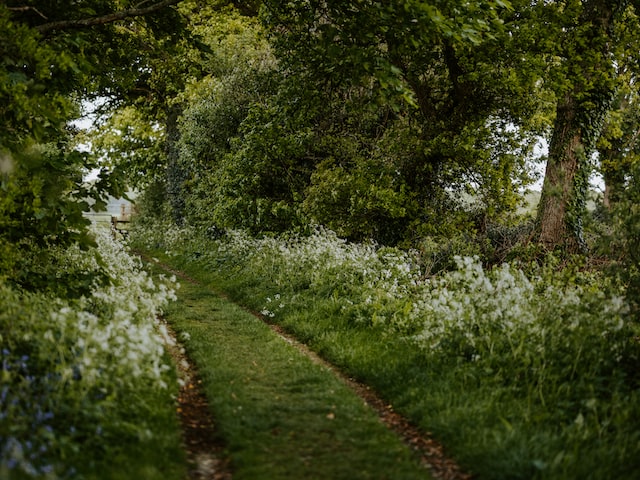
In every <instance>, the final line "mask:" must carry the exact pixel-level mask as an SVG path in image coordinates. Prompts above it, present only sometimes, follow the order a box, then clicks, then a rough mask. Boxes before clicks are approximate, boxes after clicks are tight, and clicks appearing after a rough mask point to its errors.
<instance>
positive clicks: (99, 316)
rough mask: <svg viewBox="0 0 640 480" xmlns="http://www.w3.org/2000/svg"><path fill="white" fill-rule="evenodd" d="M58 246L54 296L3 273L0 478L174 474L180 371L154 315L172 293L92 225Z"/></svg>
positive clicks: (180, 467)
mask: <svg viewBox="0 0 640 480" xmlns="http://www.w3.org/2000/svg"><path fill="white" fill-rule="evenodd" d="M96 236H97V240H98V248H97V249H90V250H88V251H87V250H80V249H79V248H76V247H71V248H69V249H66V250H61V251H58V252H54V254H53V256H55V258H57V260H58V265H57V266H56V268H55V269H52V271H55V272H57V273H56V274H57V278H54V279H53V281H52V282H51V283H52V284H53V283H55V282H56V281H57V282H64V281H66V280H68V279H70V278H71V279H73V280H74V281H76V282H86V284H87V285H86V289H85V291H86V292H87V293H86V294H85V295H82V296H79V297H76V298H66V297H65V298H62V297H60V296H57V295H56V294H54V293H52V291H51V290H53V291H60V290H64V286H61V287H56V286H55V285H53V286H52V288H51V289H50V290H47V291H38V292H26V291H23V290H21V289H20V288H18V287H17V286H16V285H14V284H12V283H11V279H10V278H5V279H0V298H2V301H1V302H0V343H1V345H2V349H1V352H0V362H1V368H0V478H2V479H23V478H24V479H26V478H45V479H58V478H61V479H64V478H73V479H101V480H102V479H114V480H115V479H131V478H144V479H163V480H165V479H182V478H183V477H184V474H185V470H186V464H185V459H184V454H183V451H182V446H181V435H180V429H179V425H178V422H177V418H176V414H175V400H174V395H175V394H176V393H177V379H176V375H175V372H174V369H173V368H172V366H171V362H170V360H169V358H168V357H167V356H166V354H165V353H164V349H163V343H162V342H163V339H162V335H161V333H162V332H161V330H160V329H159V328H158V325H157V324H156V316H157V314H158V313H159V311H160V309H161V308H162V307H163V306H164V305H165V304H166V303H167V300H168V299H169V298H171V297H172V296H173V290H172V289H173V285H172V282H170V281H169V280H168V279H164V280H162V279H159V281H156V282H153V281H152V280H151V278H150V277H149V276H148V275H147V274H146V273H145V272H144V271H142V270H141V268H140V264H139V262H137V261H136V260H134V258H132V257H131V256H129V255H128V254H127V252H126V251H125V249H124V248H123V247H122V245H119V244H118V243H116V242H114V241H113V240H112V239H111V238H110V236H109V233H108V231H107V232H103V231H97V232H96Z"/></svg>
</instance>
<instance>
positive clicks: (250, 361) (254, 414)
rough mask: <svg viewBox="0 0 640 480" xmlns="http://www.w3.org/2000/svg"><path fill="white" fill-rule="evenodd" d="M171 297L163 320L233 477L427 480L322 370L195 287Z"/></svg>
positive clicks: (371, 413) (382, 427)
mask: <svg viewBox="0 0 640 480" xmlns="http://www.w3.org/2000/svg"><path fill="white" fill-rule="evenodd" d="M178 296H179V300H178V302H176V303H175V304H173V305H172V306H171V307H170V309H169V310H168V311H167V312H166V318H167V320H168V322H169V323H170V324H172V325H173V327H174V328H175V330H176V331H177V332H178V336H179V337H181V338H185V337H187V338H188V340H185V341H184V344H185V347H186V349H187V353H188V355H189V356H190V357H191V359H192V360H193V361H194V363H195V364H196V366H197V368H198V370H199V373H200V377H201V379H202V383H203V388H204V390H205V393H206V395H207V397H208V399H209V404H210V407H211V410H212V414H213V417H214V423H215V428H216V431H217V435H219V436H220V437H221V438H220V439H221V440H222V441H223V442H224V443H225V444H226V446H227V449H228V452H227V453H228V456H229V457H230V461H231V468H232V471H233V478H234V479H236V480H241V479H261V480H262V479H296V480H299V479H350V480H353V479H394V480H396V479H424V478H431V477H430V476H429V474H428V472H427V471H426V470H425V469H424V468H423V467H422V466H421V465H420V462H419V461H418V458H417V456H416V455H415V454H414V453H413V452H412V451H411V450H410V449H409V448H408V447H407V446H405V445H404V444H403V443H402V441H401V440H400V439H399V438H398V437H397V436H396V435H395V434H394V433H393V432H391V431H389V430H388V429H387V428H386V427H385V425H384V424H382V423H381V422H380V420H379V418H378V416H377V415H376V413H375V412H374V411H373V410H372V409H371V408H370V407H369V406H368V405H367V404H366V403H365V402H364V401H363V400H362V399H361V398H360V397H358V396H357V395H356V394H355V393H354V392H353V391H352V390H351V389H350V388H349V387H348V386H347V385H345V384H344V383H343V382H342V381H340V380H339V379H338V378H337V377H336V376H335V375H334V374H333V373H332V372H331V371H330V370H329V369H328V368H327V367H324V366H322V365H319V364H317V363H315V362H313V361H312V360H311V359H309V358H308V357H307V356H305V355H304V354H302V353H301V352H300V351H299V350H298V349H297V348H295V347H294V346H292V345H290V344H288V343H287V342H284V341H283V340H282V338H280V337H279V336H278V335H277V334H276V333H275V332H273V331H272V330H271V329H270V328H269V327H268V326H267V325H265V324H264V323H263V322H261V321H260V320H259V319H257V318H256V317H255V316H253V315H251V314H250V313H248V312H246V311H245V310H243V309H242V308H240V307H238V306H237V305H235V304H233V303H230V302H228V301H226V300H224V299H222V298H221V297H219V296H218V295H216V294H215V293H213V292H211V291H210V290H208V289H206V288H204V287H203V286H200V285H197V284H194V283H189V282H182V288H181V289H180V291H179V295H178Z"/></svg>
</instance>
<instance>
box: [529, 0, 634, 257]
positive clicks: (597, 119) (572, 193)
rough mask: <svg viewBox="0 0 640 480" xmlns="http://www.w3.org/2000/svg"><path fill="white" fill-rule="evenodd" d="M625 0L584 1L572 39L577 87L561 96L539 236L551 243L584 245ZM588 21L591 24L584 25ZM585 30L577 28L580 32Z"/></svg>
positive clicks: (572, 76)
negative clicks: (594, 159)
mask: <svg viewBox="0 0 640 480" xmlns="http://www.w3.org/2000/svg"><path fill="white" fill-rule="evenodd" d="M624 4H625V2H624V1H608V0H590V1H586V2H584V3H583V10H582V13H581V15H580V19H579V27H581V28H579V29H578V30H577V31H576V32H571V33H568V34H570V35H574V37H572V38H568V39H567V44H568V46H567V49H566V52H565V55H566V59H565V62H566V68H567V72H568V79H569V80H570V81H571V82H572V87H571V88H570V89H568V90H567V91H565V92H564V93H562V94H561V95H560V96H559V99H558V103H557V106H556V119H555V122H554V125H553V134H552V137H551V142H550V145H549V159H548V161H547V169H546V173H545V177H544V184H543V187H542V196H541V198H540V204H539V206H538V216H537V219H536V230H535V233H534V238H535V240H537V241H538V242H539V243H541V244H542V245H544V246H545V247H546V248H548V249H553V248H556V247H559V246H563V247H565V248H567V249H568V250H569V251H576V250H577V248H578V247H582V246H584V243H583V238H582V220H583V217H584V212H585V211H586V196H587V192H588V180H589V175H590V173H591V165H590V156H591V153H592V152H593V150H594V148H595V142H596V141H597V139H598V137H599V136H600V133H601V131H602V126H603V122H604V118H605V116H606V114H607V112H608V110H609V108H610V105H611V100H612V96H613V95H612V94H613V91H614V85H615V80H614V78H615V72H614V69H613V62H612V59H611V56H610V43H611V42H613V38H612V26H613V20H614V15H615V13H616V12H617V11H618V10H619V9H621V8H623V7H624ZM585 27H589V28H585ZM578 31H579V32H582V33H581V34H578V33H577V32H578Z"/></svg>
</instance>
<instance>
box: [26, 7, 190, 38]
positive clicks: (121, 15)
mask: <svg viewBox="0 0 640 480" xmlns="http://www.w3.org/2000/svg"><path fill="white" fill-rule="evenodd" d="M181 1H182V0H163V1H160V2H157V3H154V4H153V5H149V6H148V7H140V5H143V4H144V3H146V2H142V3H140V4H138V7H134V8H130V9H128V10H122V11H119V12H114V13H109V14H107V15H100V16H96V17H87V18H82V19H79V20H60V21H57V22H49V23H43V24H42V25H38V26H37V27H35V29H36V30H37V31H38V32H40V33H41V34H42V35H46V34H48V33H50V32H52V31H55V30H69V29H75V28H87V27H93V26H95V25H105V24H107V23H113V22H117V21H118V20H124V19H125V18H132V17H141V16H143V15H148V14H150V13H153V12H157V11H158V10H162V9H163V8H166V7H169V6H171V5H175V4H176V3H179V2H181Z"/></svg>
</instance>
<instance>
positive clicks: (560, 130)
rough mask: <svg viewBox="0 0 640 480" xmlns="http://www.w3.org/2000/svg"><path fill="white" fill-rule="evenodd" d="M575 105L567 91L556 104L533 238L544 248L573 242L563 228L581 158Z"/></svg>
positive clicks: (571, 237)
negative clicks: (535, 232)
mask: <svg viewBox="0 0 640 480" xmlns="http://www.w3.org/2000/svg"><path fill="white" fill-rule="evenodd" d="M576 109H577V108H576V102H575V99H574V98H573V96H572V95H569V94H567V95H565V97H564V98H563V99H561V100H560V101H559V102H558V105H557V107H556V119H555V122H554V126H553V135H552V137H551V143H550V145H549V160H548V161H547V168H546V172H545V176H544V184H543V187H542V195H541V197H540V204H539V206H538V218H537V225H538V230H537V237H538V238H537V240H538V242H540V243H541V244H543V245H544V246H546V247H548V248H553V247H555V246H556V245H559V244H560V243H564V242H568V243H569V244H570V245H569V246H570V247H571V248H574V247H575V246H576V245H577V244H576V241H577V238H576V235H575V234H574V232H570V231H569V229H568V228H567V227H568V225H567V224H568V222H567V212H568V211H569V209H570V204H571V201H572V199H573V196H574V180H575V177H576V174H577V172H578V168H579V166H580V165H579V164H580V162H581V161H583V159H580V158H579V155H580V148H581V146H582V143H583V142H582V135H581V134H580V131H579V130H578V129H576V128H575V120H576V115H577V111H576Z"/></svg>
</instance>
